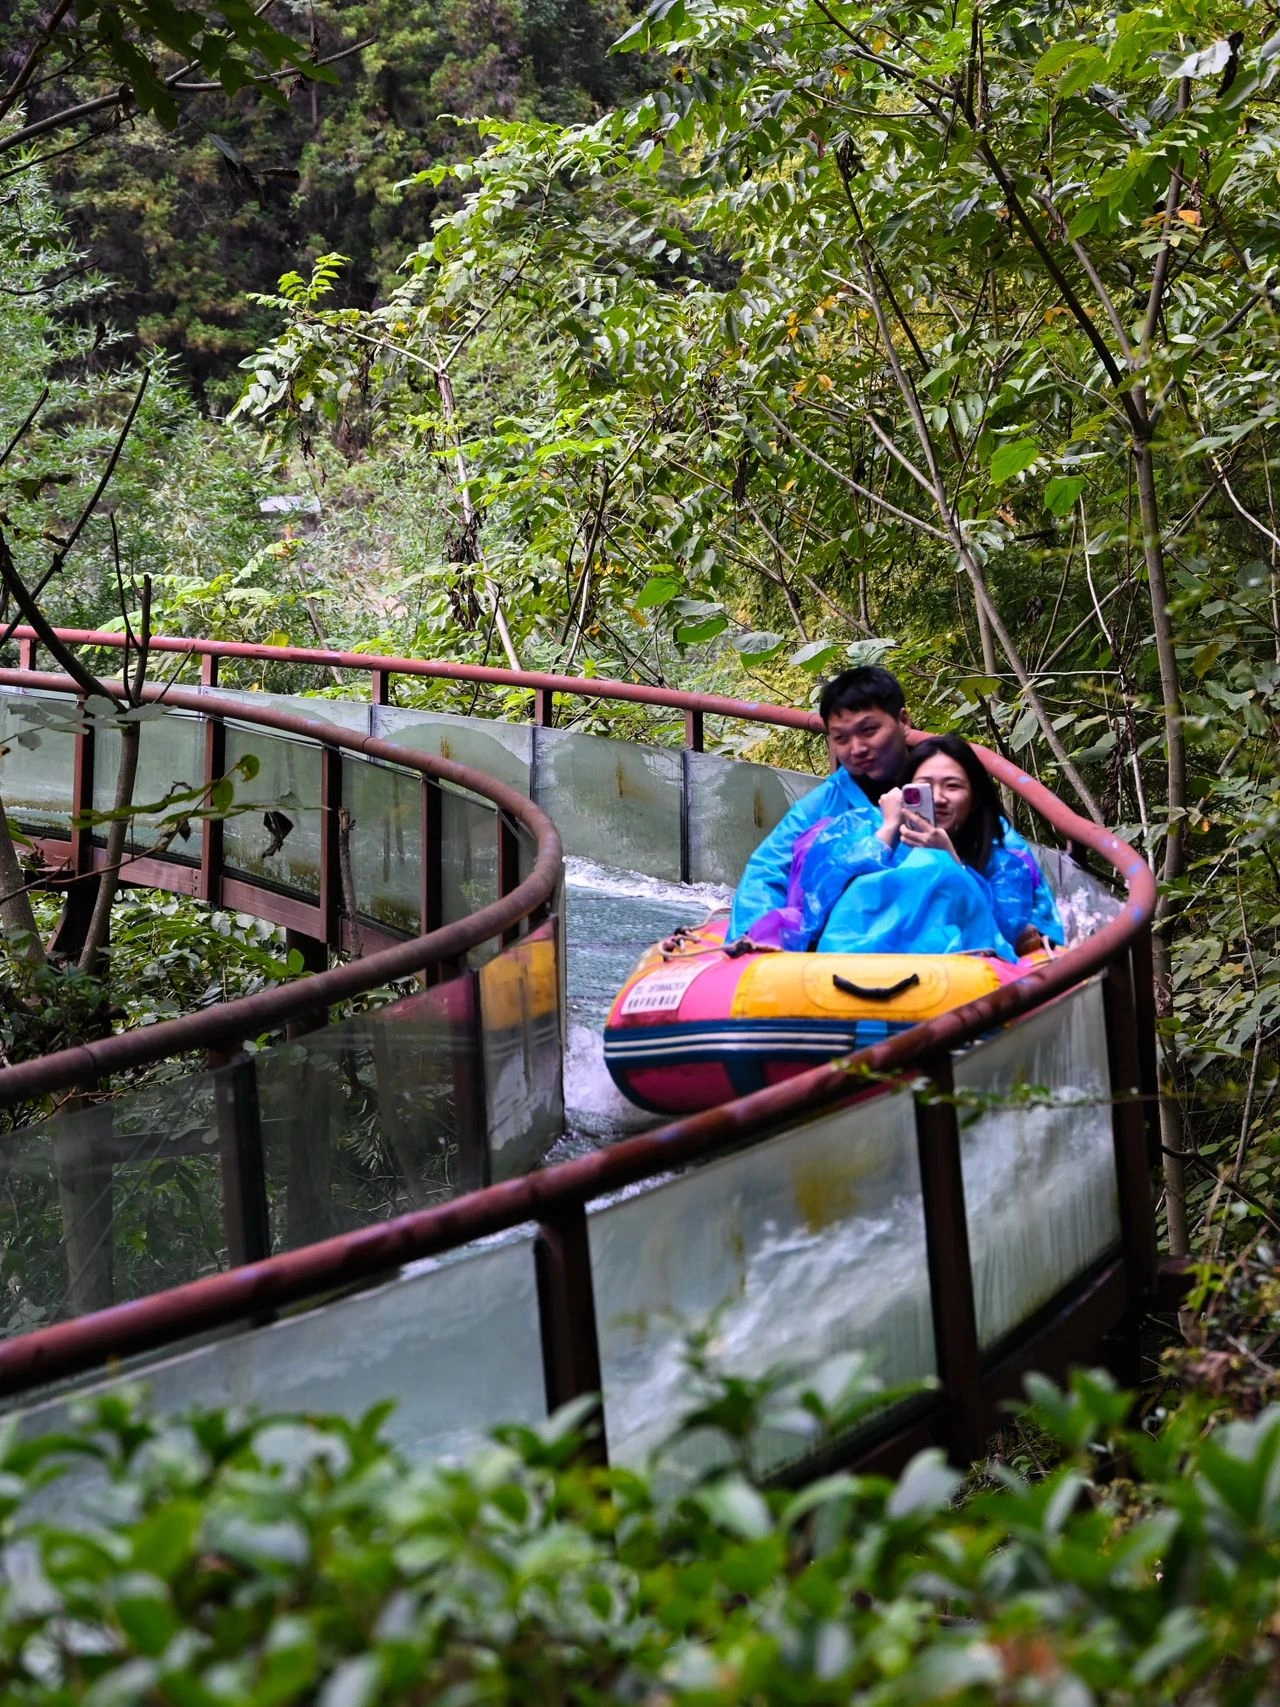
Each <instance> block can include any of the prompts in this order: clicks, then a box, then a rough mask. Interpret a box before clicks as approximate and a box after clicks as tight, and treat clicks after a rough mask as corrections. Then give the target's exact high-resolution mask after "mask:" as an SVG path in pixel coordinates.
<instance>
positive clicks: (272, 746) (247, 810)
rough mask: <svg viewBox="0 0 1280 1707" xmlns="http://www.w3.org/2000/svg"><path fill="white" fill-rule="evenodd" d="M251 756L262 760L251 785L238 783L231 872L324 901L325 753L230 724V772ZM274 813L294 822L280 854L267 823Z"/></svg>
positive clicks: (228, 828) (225, 842) (225, 840)
mask: <svg viewBox="0 0 1280 1707" xmlns="http://www.w3.org/2000/svg"><path fill="white" fill-rule="evenodd" d="M246 753H252V754H253V755H254V757H255V758H256V759H257V760H258V774H257V775H256V776H255V777H254V778H253V779H252V781H250V782H245V781H243V780H242V779H241V778H240V777H237V778H236V792H235V808H236V810H235V811H234V812H233V813H232V815H231V816H230V817H229V818H228V819H227V820H226V821H225V823H224V825H223V829H222V846H223V858H224V861H225V864H226V866H227V869H228V870H229V871H233V872H240V873H242V874H243V875H245V876H247V877H255V878H258V879H259V880H263V881H266V882H267V883H270V884H272V885H273V886H274V887H276V888H280V889H287V890H292V891H293V892H295V893H298V894H302V895H309V896H318V895H319V893H320V838H321V820H322V817H323V814H322V813H321V811H320V754H321V749H320V748H319V747H317V746H315V745H313V744H312V743H310V742H307V741H294V740H289V739H287V738H286V737H284V736H280V735H266V734H264V733H263V732H262V731H261V730H255V729H249V728H246V727H245V725H243V724H237V723H229V724H228V725H227V768H228V770H229V769H230V768H231V766H232V765H234V764H235V763H236V761H237V760H238V759H240V758H241V757H242V756H243V755H244V754H246ZM268 810H271V811H272V812H278V813H280V814H281V815H282V816H283V817H284V818H286V819H287V820H288V823H289V828H288V831H287V833H286V834H285V836H284V839H283V841H282V842H281V843H280V845H279V847H278V848H275V849H274V851H273V849H272V844H273V843H274V842H275V840H276V838H275V836H273V835H272V833H271V831H270V830H269V829H268V827H267V825H266V824H265V823H264V821H263V820H264V817H265V814H266V812H267V811H268Z"/></svg>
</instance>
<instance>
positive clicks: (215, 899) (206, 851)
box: [196, 716, 227, 907]
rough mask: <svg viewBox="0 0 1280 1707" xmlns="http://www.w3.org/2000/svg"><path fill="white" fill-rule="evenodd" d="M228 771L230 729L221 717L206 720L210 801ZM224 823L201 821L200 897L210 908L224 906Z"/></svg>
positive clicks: (205, 771)
mask: <svg viewBox="0 0 1280 1707" xmlns="http://www.w3.org/2000/svg"><path fill="white" fill-rule="evenodd" d="M226 769H227V726H226V724H225V723H224V722H223V721H222V719H221V717H210V716H206V717H205V720H204V777H203V782H204V787H205V794H206V798H207V796H208V792H209V790H210V789H211V788H212V787H213V784H214V783H215V782H217V780H218V778H219V777H221V776H225V774H226ZM223 822H224V821H223V819H221V818H203V819H201V821H200V879H199V886H198V888H197V891H196V893H197V894H198V895H199V897H200V899H201V900H202V901H208V902H209V904H210V906H213V907H217V906H220V905H221V904H222V871H223V866H222V845H223V837H222V831H223Z"/></svg>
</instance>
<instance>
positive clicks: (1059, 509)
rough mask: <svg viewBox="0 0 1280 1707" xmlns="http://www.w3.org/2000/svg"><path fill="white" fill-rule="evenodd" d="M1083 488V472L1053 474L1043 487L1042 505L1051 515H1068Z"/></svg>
mask: <svg viewBox="0 0 1280 1707" xmlns="http://www.w3.org/2000/svg"><path fill="white" fill-rule="evenodd" d="M1084 488H1085V476H1084V475H1083V474H1055V475H1054V477H1053V479H1052V480H1050V481H1048V482H1047V483H1046V485H1045V489H1044V507H1045V509H1046V510H1048V511H1049V513H1050V514H1051V515H1055V516H1066V515H1070V513H1071V511H1072V510H1073V509H1074V508H1075V503H1076V499H1077V498H1078V497H1079V496H1080V494H1081V492H1083V491H1084Z"/></svg>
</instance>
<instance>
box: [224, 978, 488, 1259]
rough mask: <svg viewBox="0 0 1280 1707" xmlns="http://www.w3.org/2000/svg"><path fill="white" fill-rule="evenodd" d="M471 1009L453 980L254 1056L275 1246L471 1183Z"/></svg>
mask: <svg viewBox="0 0 1280 1707" xmlns="http://www.w3.org/2000/svg"><path fill="white" fill-rule="evenodd" d="M472 1004H473V994H472V985H471V980H470V978H469V977H463V978H456V979H452V980H450V982H448V983H446V984H438V985H436V986H435V987H434V988H432V989H430V990H425V991H418V992H417V993H416V994H414V995H411V996H406V997H404V998H403V999H401V1000H400V1001H397V1002H394V1003H391V1004H389V1005H388V1006H386V1007H382V1008H377V1009H375V1010H373V1012H371V1013H366V1014H357V1015H355V1016H353V1017H352V1018H350V1019H346V1020H343V1021H342V1022H341V1023H340V1024H338V1025H332V1026H325V1027H323V1028H321V1029H320V1030H318V1031H311V1032H307V1033H306V1034H305V1035H304V1036H302V1037H299V1038H296V1039H294V1040H292V1041H290V1042H285V1043H281V1044H277V1045H275V1046H273V1047H272V1048H270V1049H264V1050H262V1051H260V1052H259V1053H258V1054H257V1055H255V1056H254V1066H255V1069H256V1073H257V1081H258V1108H259V1113H260V1118H261V1121H262V1133H263V1141H264V1145H265V1150H266V1158H267V1181H268V1196H269V1199H270V1204H271V1222H272V1243H273V1247H274V1248H275V1249H276V1250H292V1249H296V1248H297V1247H298V1246H300V1245H306V1244H313V1243H315V1242H316V1241H317V1240H319V1239H326V1238H328V1237H329V1236H330V1235H331V1234H334V1233H343V1232H349V1231H350V1230H351V1229H352V1228H355V1227H364V1226H368V1225H370V1224H371V1223H373V1222H376V1221H386V1220H389V1219H391V1217H393V1216H395V1215H403V1214H405V1213H406V1212H407V1211H409V1210H411V1209H422V1208H425V1207H426V1206H427V1205H429V1204H432V1203H439V1202H443V1201H444V1200H445V1199H446V1198H448V1197H451V1196H453V1195H454V1193H455V1192H456V1191H457V1190H458V1189H460V1188H466V1187H468V1186H474V1185H476V1184H479V1183H480V1182H481V1180H482V1178H483V1171H484V1132H483V1118H484V1111H483V1107H482V1106H481V1105H479V1104H478V1103H477V1097H476V1092H477V1088H478V1086H479V1082H480V1081H479V1072H478V1059H477V1052H476V1048H475V1042H474V1035H475V1034H474V1024H473V1017H472Z"/></svg>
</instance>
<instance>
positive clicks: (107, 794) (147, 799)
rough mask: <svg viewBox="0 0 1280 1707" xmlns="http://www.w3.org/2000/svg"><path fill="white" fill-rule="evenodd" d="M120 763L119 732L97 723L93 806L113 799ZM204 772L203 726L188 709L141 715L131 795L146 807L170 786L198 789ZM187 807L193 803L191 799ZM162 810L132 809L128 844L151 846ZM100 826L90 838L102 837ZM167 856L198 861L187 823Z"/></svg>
mask: <svg viewBox="0 0 1280 1707" xmlns="http://www.w3.org/2000/svg"><path fill="white" fill-rule="evenodd" d="M119 766H120V731H119V729H117V728H115V727H114V726H112V725H110V724H106V725H105V726H99V727H98V729H97V732H96V734H95V735H94V741H93V809H94V811H95V812H109V811H110V810H111V807H112V804H113V802H114V800H115V792H116V773H117V771H118V770H119ZM203 776H204V724H203V723H202V721H201V720H200V719H199V718H198V717H196V716H195V714H194V713H191V712H181V711H166V712H165V714H164V716H163V717H151V718H147V719H146V720H145V721H144V722H143V724H142V734H141V736H140V737H139V742H138V780H137V783H136V785H135V787H134V792H133V798H134V800H135V802H136V803H137V804H139V805H142V806H146V805H148V804H153V803H155V802H157V801H160V800H163V799H164V798H165V796H166V795H167V794H169V793H170V791H171V790H175V789H185V788H198V787H199V785H200V783H201V780H202V779H203ZM192 804H193V805H195V804H198V802H193V803H192ZM165 816H166V814H165V813H155V812H138V813H135V815H134V817H133V818H132V820H131V821H130V824H129V843H128V845H129V846H130V847H131V848H135V849H142V848H151V847H154V846H155V844H156V841H157V839H158V838H159V835H160V822H161V819H162V818H163V817H165ZM106 834H107V826H106V825H105V824H104V825H102V826H100V827H99V828H98V829H97V830H96V831H95V832H94V840H95V841H98V842H102V841H105V840H106ZM165 851H166V854H167V856H169V857H172V858H176V859H183V860H188V861H191V862H198V861H199V859H200V831H199V826H198V824H197V823H193V825H192V829H191V834H190V835H189V836H188V837H187V838H186V839H185V840H184V839H182V838H181V837H174V838H173V840H172V841H171V842H170V844H169V846H168V848H167V849H166V850H165Z"/></svg>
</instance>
